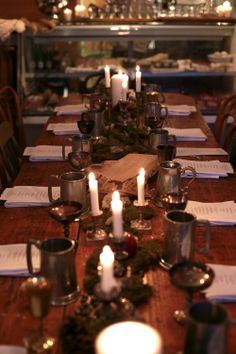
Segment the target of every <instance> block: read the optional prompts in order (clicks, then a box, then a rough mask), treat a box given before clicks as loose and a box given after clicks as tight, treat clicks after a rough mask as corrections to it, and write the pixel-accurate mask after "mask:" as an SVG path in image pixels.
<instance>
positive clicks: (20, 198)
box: [0, 186, 60, 208]
mask: <svg viewBox="0 0 236 354" xmlns="http://www.w3.org/2000/svg"><path fill="white" fill-rule="evenodd" d="M52 191H53V197H54V198H55V199H57V198H59V197H60V188H59V187H53V189H52ZM0 200H5V203H4V205H5V207H7V208H13V207H30V206H48V205H49V204H50V202H49V199H48V187H36V186H15V187H13V188H6V189H5V190H4V191H3V193H2V194H1V196H0Z"/></svg>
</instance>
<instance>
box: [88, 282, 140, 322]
mask: <svg viewBox="0 0 236 354" xmlns="http://www.w3.org/2000/svg"><path fill="white" fill-rule="evenodd" d="M94 292H95V296H96V298H97V299H98V300H99V302H100V303H99V305H98V307H97V309H96V312H97V315H99V316H103V317H105V318H111V319H114V318H122V319H125V318H130V317H133V315H134V310H135V309H134V306H133V304H132V303H131V302H130V301H129V300H128V299H126V298H124V297H122V296H121V285H120V284H118V286H117V287H114V288H112V289H111V291H110V292H108V293H105V292H104V291H103V290H102V289H101V285H100V283H99V284H97V286H96V287H95V291H94Z"/></svg>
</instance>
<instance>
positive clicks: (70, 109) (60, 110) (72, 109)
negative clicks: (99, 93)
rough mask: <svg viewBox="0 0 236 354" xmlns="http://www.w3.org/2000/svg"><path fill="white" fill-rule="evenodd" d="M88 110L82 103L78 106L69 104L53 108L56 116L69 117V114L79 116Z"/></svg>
mask: <svg viewBox="0 0 236 354" xmlns="http://www.w3.org/2000/svg"><path fill="white" fill-rule="evenodd" d="M87 110H88V107H86V105H85V104H84V103H79V104H69V105H64V106H57V107H55V109H54V111H55V112H56V114H57V115H58V116H61V115H70V114H81V113H83V112H85V111H87Z"/></svg>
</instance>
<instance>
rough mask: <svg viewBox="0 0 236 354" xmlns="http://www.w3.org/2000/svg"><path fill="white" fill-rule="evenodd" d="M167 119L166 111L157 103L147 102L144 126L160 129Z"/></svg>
mask: <svg viewBox="0 0 236 354" xmlns="http://www.w3.org/2000/svg"><path fill="white" fill-rule="evenodd" d="M167 118H168V109H167V107H166V106H163V105H162V104H160V103H159V102H148V103H147V104H146V106H145V124H146V125H147V126H150V127H151V128H161V127H162V126H163V124H164V123H165V121H166V120H167Z"/></svg>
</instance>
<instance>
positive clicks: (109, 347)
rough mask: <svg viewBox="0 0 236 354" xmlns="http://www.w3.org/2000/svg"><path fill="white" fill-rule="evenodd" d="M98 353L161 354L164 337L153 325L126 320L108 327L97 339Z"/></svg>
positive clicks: (96, 348) (96, 347)
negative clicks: (162, 337)
mask: <svg viewBox="0 0 236 354" xmlns="http://www.w3.org/2000/svg"><path fill="white" fill-rule="evenodd" d="M95 350H96V354H121V353H122V354H130V353H135V354H161V353H162V339H161V336H160V334H159V333H158V332H157V331H156V330H155V329H154V328H152V327H151V326H148V325H146V324H144V323H141V322H135V321H133V322H132V321H124V322H119V323H116V324H114V325H111V326H108V327H106V328H105V329H104V330H103V331H101V332H100V333H99V335H98V336H97V338H96V340H95Z"/></svg>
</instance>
